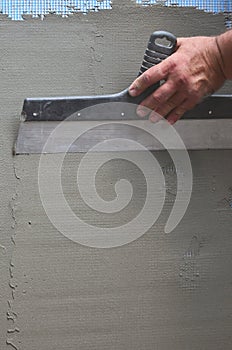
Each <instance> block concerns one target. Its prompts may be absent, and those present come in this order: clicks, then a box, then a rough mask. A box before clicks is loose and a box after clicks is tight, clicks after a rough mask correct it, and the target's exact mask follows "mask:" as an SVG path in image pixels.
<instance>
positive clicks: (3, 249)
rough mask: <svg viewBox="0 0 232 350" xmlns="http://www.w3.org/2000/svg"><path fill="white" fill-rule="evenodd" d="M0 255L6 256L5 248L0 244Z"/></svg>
mask: <svg viewBox="0 0 232 350" xmlns="http://www.w3.org/2000/svg"><path fill="white" fill-rule="evenodd" d="M0 253H1V254H2V255H6V247H4V246H3V245H1V244H0Z"/></svg>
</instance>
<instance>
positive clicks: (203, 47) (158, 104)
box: [129, 35, 232, 124]
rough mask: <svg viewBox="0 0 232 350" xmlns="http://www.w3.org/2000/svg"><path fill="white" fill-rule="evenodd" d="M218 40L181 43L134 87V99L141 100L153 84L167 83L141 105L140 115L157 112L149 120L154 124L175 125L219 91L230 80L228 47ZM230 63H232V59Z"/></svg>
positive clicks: (216, 38) (193, 38) (182, 41)
mask: <svg viewBox="0 0 232 350" xmlns="http://www.w3.org/2000/svg"><path fill="white" fill-rule="evenodd" d="M218 38H220V37H190V38H180V39H178V40H177V50H176V52H175V53H174V54H172V55H171V56H170V57H168V58H167V59H166V60H164V61H163V62H162V63H160V64H158V65H156V66H154V67H152V68H150V69H148V70H147V71H146V72H145V73H143V74H142V75H141V76H140V77H138V78H137V79H136V80H135V81H134V82H133V83H132V85H131V86H130V88H129V93H130V95H132V96H137V95H139V94H140V93H141V92H143V91H144V90H146V89H147V88H148V87H149V86H151V85H152V84H154V83H156V82H158V81H160V80H165V82H164V84H163V85H161V87H159V88H158V89H157V90H156V91H155V92H153V93H152V94H151V95H150V96H149V97H147V98H146V99H145V100H144V101H143V102H142V103H141V104H140V106H139V107H138V108H137V114H138V115H139V116H140V117H145V116H146V115H147V114H148V109H147V108H149V112H150V110H152V111H153V112H151V113H150V116H149V118H150V120H151V121H152V122H156V121H158V120H159V118H160V116H162V117H166V118H167V120H168V121H169V123H170V124H174V123H175V122H176V121H177V120H178V119H179V118H181V116H182V115H183V114H184V113H185V112H186V111H188V110H190V109H192V108H193V107H194V106H195V105H196V104H197V103H199V102H200V101H201V99H202V98H203V97H205V96H207V95H209V94H212V93H213V92H215V91H216V90H218V89H219V88H220V87H221V86H222V85H223V83H224V82H225V80H226V79H227V76H226V74H225V67H224V64H225V62H224V58H223V56H222V50H223V44H224V43H223V40H222V47H220V42H219V40H218ZM230 40H231V35H230ZM224 41H225V38H224ZM227 41H228V40H227ZM227 44H228V43H227ZM230 44H231V42H230ZM231 48H232V46H231ZM229 61H231V62H232V58H231V56H230V59H229ZM230 68H231V67H230ZM144 107H145V108H144ZM146 107H147V108H146Z"/></svg>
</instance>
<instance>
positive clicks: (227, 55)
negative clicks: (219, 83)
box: [216, 30, 232, 79]
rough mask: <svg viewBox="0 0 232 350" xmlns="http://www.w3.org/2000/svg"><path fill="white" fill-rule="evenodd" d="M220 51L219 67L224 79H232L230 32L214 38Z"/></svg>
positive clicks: (231, 40)
mask: <svg viewBox="0 0 232 350" xmlns="http://www.w3.org/2000/svg"><path fill="white" fill-rule="evenodd" d="M216 41H217V45H218V49H219V51H220V56H221V60H220V65H221V69H222V71H223V74H224V76H225V79H232V30H229V31H228V32H225V33H223V34H221V35H219V36H217V37H216Z"/></svg>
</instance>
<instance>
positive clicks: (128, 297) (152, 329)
mask: <svg viewBox="0 0 232 350" xmlns="http://www.w3.org/2000/svg"><path fill="white" fill-rule="evenodd" d="M158 29H165V30H169V31H172V32H173V33H175V34H176V35H177V36H182V35H185V36H186V35H214V34H217V33H220V32H222V31H224V26H223V16H221V15H216V16H213V15H210V14H206V13H203V12H200V11H199V12H196V11H194V10H193V9H180V8H178V9H177V8H174V9H171V8H169V9H168V8H162V7H156V6H155V7H150V8H139V7H136V6H135V5H134V4H133V3H132V2H130V1H127V2H126V3H123V6H122V4H121V3H120V2H119V1H118V2H115V3H114V8H113V10H112V11H105V12H104V11H102V12H101V13H97V14H92V13H90V14H88V15H87V16H83V15H75V16H73V17H70V18H68V19H61V18H57V17H55V16H54V17H53V16H51V17H49V18H47V19H46V20H45V21H43V22H41V21H39V20H31V19H29V18H28V19H27V20H25V21H24V22H20V23H16V22H11V21H8V20H6V19H4V18H1V20H0V32H1V39H0V40H1V54H0V56H1V69H0V94H1V141H0V142H1V152H0V161H1V186H0V191H1V210H0V217H1V222H0V224H1V236H0V272H1V281H0V310H1V313H0V349H6V348H14V349H20V350H21V349H22V350H29V349H30V350H45V349H49V350H50V349H51V350H52V349H58V350H63V349H65V350H67V349H70V350H74V349H78V350H79V349H80V350H87V349H88V350H89V349H95V350H100V349H101V350H102V349H115V350H121V349H123V350H124V349H135V350H139V349H144V350H150V349H158V350H169V349H173V350H177V349H178V350H180V349H181V350H185V349H188V350H195V349H202V350H203V349H204V350H208V349H210V350H212V349H213V350H214V349H215V350H218V349H223V350H229V349H231V344H232V337H231V333H232V316H231V315H232V301H231V300H232V298H231V293H232V280H231V264H232V256H231V248H232V236H231V224H232V222H231V221H232V220H231V219H232V217H231V213H232V212H231V207H230V201H231V200H232V191H231V186H232V185H231V172H232V163H231V151H197V152H191V154H190V156H191V161H192V166H193V173H194V186H193V196H192V200H191V203H190V206H189V208H188V211H187V213H186V215H185V217H184V218H183V220H182V222H181V223H180V225H179V226H178V227H177V228H176V229H175V230H174V231H173V232H172V233H170V234H169V235H165V234H164V233H163V227H164V224H165V222H166V220H167V217H168V213H169V212H170V209H171V207H172V205H173V201H174V197H175V190H176V185H175V172H174V171H173V167H172V165H170V158H169V157H168V155H167V153H165V152H157V153H156V154H155V156H156V157H157V159H158V160H159V162H160V164H161V166H162V167H163V170H164V173H165V176H166V180H167V189H168V195H167V199H166V202H165V207H164V210H163V212H162V215H161V217H160V218H159V220H158V221H157V223H156V224H155V225H154V226H153V227H152V228H151V229H150V230H149V232H148V233H147V234H146V235H144V236H142V237H141V238H140V239H138V240H136V241H134V242H132V243H130V244H129V245H126V246H123V247H118V248H112V249H106V250H102V249H93V248H88V247H84V246H81V245H79V244H77V243H74V242H72V241H70V240H68V239H67V238H65V237H64V236H63V235H62V234H60V233H59V232H58V231H57V230H56V229H55V227H54V226H53V225H52V224H51V222H50V221H49V219H48V217H47V216H46V214H45V212H44V209H43V207H42V204H41V201H40V197H39V190H38V165H39V156H38V155H33V156H32V155H25V156H17V157H14V158H13V157H12V153H11V150H12V147H13V143H14V141H15V138H16V133H17V128H18V124H19V115H20V111H21V106H22V101H23V99H24V98H25V97H29V96H31V97H33V96H49V95H50V96H55V95H76V94H87V93H88V94H92V93H110V92H116V91H119V90H121V89H123V88H125V87H126V86H128V85H129V84H130V82H131V81H132V80H133V79H134V77H135V76H136V74H137V71H138V70H139V65H140V62H141V59H142V57H143V52H144V49H145V47H146V43H147V40H148V37H149V35H150V33H151V32H153V31H154V30H158ZM223 91H225V92H229V91H231V90H230V86H229V85H227V86H226V87H225V88H224V90H223ZM48 157H49V160H50V166H51V167H52V166H53V165H54V164H55V163H56V161H57V158H56V157H57V156H56V155H48ZM81 157H82V155H80V154H75V155H74V154H72V155H68V156H67V157H66V159H65V162H64V169H63V173H62V183H63V189H64V193H65V196H66V198H67V201H68V203H69V204H70V206H71V207H72V209H73V211H74V212H76V213H78V215H80V216H81V217H82V218H83V219H84V220H86V221H87V222H89V223H90V224H93V225H98V226H104V227H112V226H117V225H120V224H122V223H125V222H127V221H128V220H130V219H131V218H133V216H134V215H136V214H137V212H138V210H139V209H140V208H141V205H142V204H141V203H142V202H143V201H144V192H145V190H146V184H145V180H144V177H143V176H142V174H141V173H140V172H139V171H137V170H136V169H135V168H134V167H133V166H132V165H131V164H129V163H126V162H125V161H123V160H121V161H118V162H116V163H112V164H107V165H106V166H105V167H104V168H103V169H101V171H100V172H99V174H98V177H97V179H96V185H97V188H98V189H99V193H100V194H101V195H102V196H103V198H105V199H106V200H110V199H112V198H113V196H114V190H113V184H114V183H115V181H117V180H118V179H119V178H120V177H121V173H122V174H123V175H124V176H129V178H130V179H131V182H132V184H134V187H135V196H134V198H133V201H132V202H131V203H130V205H129V207H128V208H127V210H126V211H125V212H120V213H119V215H118V216H117V215H114V214H110V215H106V214H105V215H103V216H101V215H99V214H97V213H95V212H92V211H90V210H89V208H88V207H86V205H84V204H83V203H82V201H81V198H80V195H79V193H78V191H77V188H76V185H75V176H76V169H77V167H78V164H79V162H80V159H81ZM93 161H94V159H93ZM86 171H87V173H86V176H88V169H87V170H86ZM54 208H57V210H59V203H54ZM61 217H62V213H61ZM64 220H65V218H64ZM12 254H13V255H12ZM7 313H8V320H7ZM7 330H8V333H7Z"/></svg>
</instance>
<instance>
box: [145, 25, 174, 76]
mask: <svg viewBox="0 0 232 350" xmlns="http://www.w3.org/2000/svg"><path fill="white" fill-rule="evenodd" d="M164 39H165V40H166V42H165V44H163V43H162V42H159V41H161V40H164ZM176 42H177V40H176V37H175V36H174V35H173V34H172V33H169V32H166V31H157V32H154V33H153V34H152V35H151V36H150V40H149V42H148V45H147V49H146V51H145V54H144V58H143V62H142V65H141V68H140V71H139V75H141V74H142V73H144V72H145V71H146V70H147V69H149V68H151V67H153V66H155V65H156V64H159V63H160V62H162V61H163V60H164V59H165V58H167V57H169V56H170V55H171V54H173V52H175V50H176ZM166 43H167V45H166Z"/></svg>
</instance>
